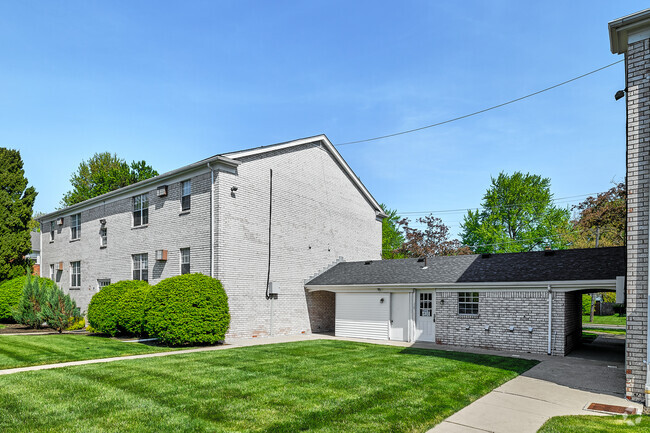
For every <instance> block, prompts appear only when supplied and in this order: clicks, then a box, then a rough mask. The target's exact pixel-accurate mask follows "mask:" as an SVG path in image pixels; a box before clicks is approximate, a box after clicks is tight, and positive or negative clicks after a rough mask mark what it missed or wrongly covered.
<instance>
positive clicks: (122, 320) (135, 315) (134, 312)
mask: <svg viewBox="0 0 650 433" xmlns="http://www.w3.org/2000/svg"><path fill="white" fill-rule="evenodd" d="M130 282H131V283H136V281H130ZM137 282H138V283H141V284H132V285H130V286H128V287H127V289H126V290H125V291H124V293H123V294H122V299H120V301H119V302H118V313H117V323H118V328H119V329H120V331H121V332H125V333H127V334H132V335H142V334H144V303H145V300H146V299H147V296H148V295H149V291H150V290H151V286H150V285H149V284H147V283H146V282H145V281H137Z"/></svg>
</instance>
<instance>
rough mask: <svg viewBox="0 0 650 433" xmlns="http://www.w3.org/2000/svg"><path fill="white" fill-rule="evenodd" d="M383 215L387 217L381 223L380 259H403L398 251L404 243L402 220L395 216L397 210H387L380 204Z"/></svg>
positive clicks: (403, 255)
mask: <svg viewBox="0 0 650 433" xmlns="http://www.w3.org/2000/svg"><path fill="white" fill-rule="evenodd" d="M381 208H382V209H383V210H384V213H385V214H386V215H388V216H387V217H386V218H384V219H383V220H382V222H381V251H382V252H381V257H382V258H383V259H403V258H405V257H406V255H405V254H404V253H403V252H401V251H400V248H401V247H402V244H403V243H404V240H405V238H404V233H403V232H402V222H403V220H402V218H401V217H400V216H399V215H397V210H395V209H389V208H388V207H387V206H386V205H385V204H383V203H382V204H381Z"/></svg>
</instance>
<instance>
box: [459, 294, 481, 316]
mask: <svg viewBox="0 0 650 433" xmlns="http://www.w3.org/2000/svg"><path fill="white" fill-rule="evenodd" d="M458 314H472V315H477V314H478V292H460V293H459V294H458Z"/></svg>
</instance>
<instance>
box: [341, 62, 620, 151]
mask: <svg viewBox="0 0 650 433" xmlns="http://www.w3.org/2000/svg"><path fill="white" fill-rule="evenodd" d="M623 61H625V59H622V60H618V61H616V62H614V63H610V64H609V65H605V66H603V67H600V68H598V69H594V70H593V71H590V72H587V73H586V74H582V75H579V76H577V77H574V78H571V79H570V80H566V81H563V82H561V83H558V84H555V85H553V86H551V87H547V88H545V89H542V90H538V91H537V92H533V93H530V94H528V95H526V96H522V97H519V98H517V99H512V100H510V101H508V102H504V103H502V104H499V105H494V106H492V107H489V108H484V109H482V110H479V111H475V112H473V113H469V114H465V115H463V116H459V117H454V118H453V119H448V120H444V121H442V122H438V123H433V124H431V125H426V126H421V127H419V128H414V129H408V130H406V131H401V132H395V133H393V134H387V135H381V136H379V137H373V138H366V139H363V140H356V141H347V142H345V143H338V144H335V146H345V145H346V144H357V143H366V142H368V141H375V140H383V139H384V138H390V137H396V136H398V135H404V134H410V133H412V132H417V131H422V130H423V129H428V128H434V127H436V126H440V125H445V124H447V123H451V122H455V121H457V120H462V119H466V118H468V117H472V116H476V115H477V114H481V113H485V112H487V111H491V110H495V109H497V108H501V107H504V106H506V105H510V104H514V103H515V102H519V101H522V100H524V99H526V98H530V97H532V96H535V95H539V94H540V93H544V92H548V91H549V90H553V89H555V88H557V87H560V86H564V85H565V84H569V83H571V82H573V81H576V80H579V79H581V78H584V77H587V76H589V75H591V74H595V73H596V72H600V71H602V70H603V69H607V68H610V67H612V66H614V65H616V64H618V63H621V62H623Z"/></svg>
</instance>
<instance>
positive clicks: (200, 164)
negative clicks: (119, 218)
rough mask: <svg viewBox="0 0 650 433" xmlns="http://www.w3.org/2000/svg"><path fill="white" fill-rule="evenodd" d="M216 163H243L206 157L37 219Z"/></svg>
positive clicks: (41, 219)
mask: <svg viewBox="0 0 650 433" xmlns="http://www.w3.org/2000/svg"><path fill="white" fill-rule="evenodd" d="M215 163H217V164H222V165H225V166H228V167H237V166H238V165H240V164H241V162H240V161H237V160H235V159H231V158H227V157H225V156H221V155H216V156H213V157H210V158H207V159H204V160H202V161H199V162H195V163H194V164H190V165H186V166H184V167H181V168H177V169H176V170H172V171H168V172H166V173H163V174H161V175H158V176H155V177H151V178H149V179H145V180H141V181H140V182H137V183H134V184H131V185H127V186H125V187H122V188H119V189H116V190H113V191H109V192H107V193H105V194H102V195H98V196H97V197H93V198H89V199H88V200H84V201H82V202H80V203H76V204H73V205H72V206H68V207H65V208H63V209H59V210H55V211H54V212H50V213H48V214H45V215H42V216H40V217H38V218H37V219H36V220H37V221H38V222H44V221H47V220H50V219H52V218H54V217H56V216H59V215H61V214H68V213H71V212H74V211H76V210H78V209H81V208H83V207H86V206H89V205H92V204H95V203H99V202H102V201H104V200H107V199H109V198H112V197H119V196H121V195H123V194H126V193H128V192H129V191H133V190H135V189H138V188H142V187H143V186H147V185H152V184H155V183H158V182H163V181H165V180H166V179H168V178H171V177H173V176H178V175H180V174H183V173H185V172H187V171H191V170H195V169H197V168H202V167H204V166H205V165H206V164H208V166H209V165H211V164H215Z"/></svg>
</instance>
